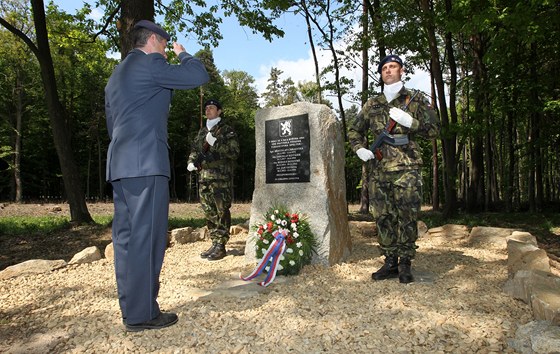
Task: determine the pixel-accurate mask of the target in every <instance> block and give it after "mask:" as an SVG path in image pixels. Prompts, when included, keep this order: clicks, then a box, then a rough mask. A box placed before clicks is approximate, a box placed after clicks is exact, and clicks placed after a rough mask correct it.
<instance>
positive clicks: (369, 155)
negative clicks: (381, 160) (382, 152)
mask: <svg viewBox="0 0 560 354" xmlns="http://www.w3.org/2000/svg"><path fill="white" fill-rule="evenodd" d="M356 155H358V157H359V158H360V159H361V160H362V161H367V160H372V159H374V158H375V155H374V154H373V152H371V150H368V149H366V148H359V149H358V150H357V151H356Z"/></svg>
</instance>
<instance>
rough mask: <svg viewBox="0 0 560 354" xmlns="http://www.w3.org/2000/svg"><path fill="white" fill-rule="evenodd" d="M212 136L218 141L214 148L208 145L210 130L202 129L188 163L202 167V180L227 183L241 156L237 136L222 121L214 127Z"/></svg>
mask: <svg viewBox="0 0 560 354" xmlns="http://www.w3.org/2000/svg"><path fill="white" fill-rule="evenodd" d="M211 132H212V135H213V136H214V137H215V138H216V139H217V140H216V142H215V143H214V146H210V145H209V144H208V143H206V134H208V129H207V128H206V126H204V127H202V128H201V129H200V130H199V131H198V134H197V135H196V137H195V138H194V142H193V144H192V149H191V153H190V155H189V160H188V163H193V164H195V166H197V167H199V166H200V170H199V173H200V180H201V181H203V182H204V181H214V180H221V181H227V180H230V179H231V178H232V177H233V168H234V163H235V161H236V160H237V156H239V143H238V141H237V134H236V133H235V131H234V130H233V128H232V127H231V126H229V125H228V124H226V123H224V120H223V118H222V120H221V121H220V122H219V123H218V124H216V125H215V126H214V127H212V130H211Z"/></svg>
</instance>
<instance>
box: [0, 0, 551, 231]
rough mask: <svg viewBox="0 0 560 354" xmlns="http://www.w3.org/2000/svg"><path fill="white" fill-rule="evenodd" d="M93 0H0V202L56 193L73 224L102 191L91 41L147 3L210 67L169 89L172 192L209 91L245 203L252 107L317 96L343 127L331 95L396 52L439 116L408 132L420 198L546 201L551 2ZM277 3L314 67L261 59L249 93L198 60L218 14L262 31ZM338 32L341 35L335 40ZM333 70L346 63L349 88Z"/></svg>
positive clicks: (98, 59) (183, 174)
mask: <svg viewBox="0 0 560 354" xmlns="http://www.w3.org/2000/svg"><path fill="white" fill-rule="evenodd" d="M45 5H46V6H45ZM95 5H96V7H97V8H100V9H104V15H103V17H102V18H101V19H99V20H97V21H96V20H93V19H91V17H88V14H89V13H90V12H91V10H92V8H91V5H89V4H87V3H85V4H84V7H83V9H82V10H80V11H78V12H77V13H75V14H68V13H66V12H65V11H63V10H61V9H60V8H59V7H58V6H57V5H55V4H54V3H53V2H50V3H48V4H44V3H43V1H39V0H32V1H29V2H28V1H22V0H0V25H1V27H0V47H1V49H0V51H1V53H2V56H0V73H1V74H2V75H0V149H1V150H0V157H1V158H2V159H3V161H5V162H7V165H6V166H5V167H6V169H5V170H4V171H2V172H0V196H1V197H0V199H1V200H6V201H15V202H25V201H35V200H65V201H67V202H68V203H69V205H70V213H71V218H72V220H73V221H75V222H84V221H85V222H87V221H91V216H90V215H89V211H88V210H87V206H86V200H87V201H92V200H103V201H105V200H108V199H110V198H111V190H110V185H108V184H107V183H106V182H105V154H106V150H107V145H108V143H109V141H108V135H107V131H106V127H105V111H104V91H103V90H104V87H105V84H106V81H107V79H108V77H109V75H110V73H111V72H112V70H113V68H114V66H115V65H116V64H118V62H119V60H117V59H112V58H110V57H107V53H108V52H109V51H111V50H112V51H116V52H120V53H121V56H122V57H124V56H125V55H126V53H127V52H128V51H129V50H130V49H131V44H130V42H129V41H128V37H127V33H128V32H129V30H130V28H131V26H132V25H133V23H134V22H135V21H136V20H138V19H141V18H155V17H156V16H157V17H158V18H162V19H163V24H164V25H165V26H166V29H168V30H169V31H170V32H173V34H175V32H174V30H175V29H176V30H177V31H180V32H181V33H188V34H189V35H190V36H194V37H196V38H197V39H198V41H199V43H200V44H201V45H203V47H204V49H203V50H200V51H199V52H197V53H196V55H197V56H198V57H199V58H201V59H202V60H203V62H204V63H205V65H206V67H207V69H208V71H209V73H210V76H211V80H210V83H208V84H207V85H204V87H202V88H201V89H200V90H191V91H178V92H176V93H175V95H174V99H173V103H172V107H171V114H170V117H169V144H170V147H171V150H170V158H171V165H172V179H171V184H170V188H171V196H172V198H173V199H174V200H175V201H187V202H192V201H196V199H197V196H196V194H197V193H196V190H197V181H196V175H195V174H191V173H189V172H188V171H187V170H186V157H187V155H188V152H189V151H190V142H191V141H192V138H193V136H194V134H195V133H196V131H197V130H198V128H199V127H200V124H201V122H202V120H203V111H202V103H203V101H204V99H205V98H209V97H219V98H220V99H221V100H222V102H223V105H224V107H225V109H224V117H225V118H226V119H228V120H229V121H230V122H232V124H233V125H234V126H235V128H236V130H237V132H238V135H239V140H240V145H241V154H240V157H239V160H238V163H237V168H236V174H235V180H234V199H235V200H236V201H250V199H251V197H252V192H253V186H254V184H253V183H254V168H255V161H254V156H255V154H254V151H255V135H254V117H255V113H256V111H257V110H258V109H259V108H261V106H264V107H272V106H281V105H287V104H291V103H294V102H298V101H309V102H314V103H324V104H328V105H330V106H331V108H333V111H334V112H335V114H336V115H337V117H338V118H339V120H340V127H341V130H342V132H343V133H344V135H346V131H347V127H348V125H349V124H351V122H352V119H353V118H354V117H355V116H356V115H357V113H358V111H359V106H360V104H357V105H353V106H351V107H350V108H348V109H344V107H343V105H342V100H343V99H349V100H352V101H356V102H358V103H363V102H365V100H367V98H368V97H370V96H371V95H374V94H378V93H380V92H381V90H382V86H380V83H379V82H378V78H379V76H378V75H377V74H376V68H377V65H376V63H377V62H378V61H379V58H381V57H383V56H385V55H386V54H389V53H406V58H407V71H408V72H409V73H412V72H414V70H418V69H421V70H426V71H428V72H429V73H430V78H431V83H430V84H431V85H430V87H431V90H430V92H426V95H427V96H428V97H431V99H432V103H433V105H434V106H435V107H437V109H438V113H439V116H440V119H441V123H442V133H441V137H440V138H439V139H438V140H436V141H433V142H422V147H423V155H424V162H425V165H424V167H423V170H422V173H423V176H424V186H425V187H424V196H423V199H424V203H426V204H431V205H432V206H433V209H434V210H439V209H440V208H442V210H443V214H444V215H448V216H450V215H452V214H454V213H456V212H457V211H459V210H466V211H472V212H475V211H488V210H505V211H519V210H529V211H543V210H546V211H554V210H556V211H557V210H559V205H560V203H559V199H560V176H559V173H560V165H559V155H560V154H559V152H560V151H559V143H560V121H559V119H558V118H559V113H560V98H559V96H560V87H559V82H560V80H559V78H560V73H559V70H560V69H559V68H560V65H559V63H558V61H559V60H560V59H559V58H560V53H559V47H560V18H559V16H558V15H557V14H558V13H560V3H558V2H557V1H551V0H544V1H543V0H538V1H537V0H533V1H516V0H503V1H501V0H498V1H485V0H441V1H440V0H389V1H383V2H380V1H378V0H363V1H361V2H357V1H349V0H347V1H331V0H323V1H308V0H303V1H285V0H266V1H252V0H243V1H236V2H230V1H213V2H212V3H209V4H207V3H206V2H204V1H202V0H199V1H194V2H184V1H175V0H172V1H154V0H148V1H146V0H142V1H131V0H127V1H114V0H98V1H96V3H95ZM285 12H294V13H296V14H297V15H301V16H303V17H304V18H305V20H306V22H307V23H308V31H307V33H302V36H307V37H308V40H309V44H310V48H311V50H312V52H313V53H314V55H315V53H316V50H317V49H325V50H328V51H330V52H331V57H332V62H331V64H330V65H328V66H325V67H319V64H318V61H317V60H315V63H316V67H315V78H316V80H315V81H313V82H298V83H297V84H296V83H294V82H293V81H292V80H291V79H290V78H288V79H285V80H281V79H280V75H281V74H282V73H281V71H280V70H278V69H277V68H273V69H272V70H271V73H270V78H269V85H268V86H267V88H266V91H265V92H262V93H259V92H257V90H256V89H255V87H254V78H253V77H252V76H251V75H249V74H248V73H246V72H243V71H235V70H229V71H220V69H219V68H217V67H216V66H215V65H214V60H213V53H212V50H211V48H212V46H213V45H216V44H217V43H219V41H220V39H221V34H220V32H219V26H218V25H219V23H220V21H221V20H220V18H219V16H218V14H225V15H226V16H232V17H235V18H237V20H238V21H239V24H240V25H241V26H245V27H247V28H250V29H251V30H252V31H255V33H260V34H262V36H263V37H264V38H266V39H267V40H270V41H274V39H275V38H278V37H281V36H282V34H283V31H282V28H279V27H277V26H276V25H275V22H274V20H275V19H277V18H278V17H279V16H281V15H282V14H283V13H285ZM341 42H342V43H345V44H346V47H344V48H340V47H337V46H335V43H341ZM232 55H235V54H234V53H232ZM356 58H360V59H359V60H356ZM171 60H172V61H173V60H175V58H171ZM342 68H347V69H351V70H360V71H361V72H362V80H361V83H360V87H355V85H356V83H355V82H353V80H352V79H351V78H349V77H345V76H344V75H343V71H342V70H341V69H342ZM356 92H357V93H356ZM327 96H330V97H334V98H335V99H334V100H326V99H325V97H327ZM350 96H351V97H350ZM332 102H334V104H333V103H332ZM345 149H346V151H347V155H346V181H347V185H346V190H347V199H348V201H350V202H353V201H359V202H360V203H361V205H362V208H361V209H362V211H367V194H368V191H367V188H362V183H361V180H362V179H364V178H366V177H367V173H368V171H367V168H365V166H363V165H362V164H361V162H360V160H359V159H357V157H356V156H355V154H354V153H353V152H351V151H350V149H349V148H348V146H345Z"/></svg>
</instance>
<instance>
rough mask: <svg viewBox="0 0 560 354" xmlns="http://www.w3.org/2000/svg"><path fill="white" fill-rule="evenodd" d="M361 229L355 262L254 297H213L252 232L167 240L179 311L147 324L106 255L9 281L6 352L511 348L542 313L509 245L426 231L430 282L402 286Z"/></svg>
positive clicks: (0, 307) (233, 271)
mask: <svg viewBox="0 0 560 354" xmlns="http://www.w3.org/2000/svg"><path fill="white" fill-rule="evenodd" d="M353 237H354V239H353V243H354V246H353V247H354V249H353V253H352V256H351V257H350V258H349V259H348V260H346V262H344V263H342V264H339V265H336V266H332V267H328V268H327V267H322V266H318V265H314V266H307V267H306V268H305V269H304V270H303V272H302V273H301V274H300V275H299V276H295V277H289V278H287V279H285V281H282V280H284V279H280V280H281V281H278V282H276V281H275V282H274V283H273V284H272V285H270V286H269V287H268V288H266V289H264V291H262V292H259V293H256V292H253V295H252V296H245V297H244V296H239V295H233V294H231V295H228V291H221V292H219V293H218V294H214V295H215V296H204V295H205V294H207V291H212V290H215V289H218V288H221V287H223V284H224V283H226V282H228V281H231V280H232V279H238V276H239V273H243V274H248V273H249V272H250V271H251V270H252V266H253V265H248V264H245V261H244V257H243V255H242V252H243V249H244V243H245V236H235V237H233V238H232V240H231V241H230V243H229V244H228V252H229V254H230V255H229V256H228V257H226V258H225V259H223V260H221V261H217V262H209V261H205V260H201V259H200V258H199V256H198V254H199V253H200V252H201V251H202V250H204V249H205V248H206V247H207V246H208V245H207V243H203V242H198V243H195V244H190V245H178V246H174V247H172V248H169V249H168V251H167V254H166V259H165V262H164V269H163V273H162V276H161V291H160V297H159V302H160V306H161V308H162V309H164V310H166V311H174V312H177V313H178V315H179V322H178V324H176V325H174V326H172V327H169V328H166V329H162V330H153V331H144V332H138V333H127V332H125V330H124V326H123V324H122V322H121V318H120V312H119V308H118V303H117V296H116V286H115V280H114V273H113V265H112V264H111V263H110V262H108V261H107V260H105V259H103V260H101V261H98V262H95V263H91V264H86V265H79V266H70V267H67V268H64V269H61V270H58V271H54V272H52V273H49V274H44V275H39V276H22V277H19V278H13V279H8V280H1V281H0V352H2V353H47V352H50V353H84V352H87V353H132V352H133V353H146V352H154V353H320V352H330V353H504V352H505V353H512V352H513V350H512V349H510V348H508V346H507V339H508V338H513V337H514V336H515V330H516V329H517V327H518V326H520V325H523V324H525V323H527V322H529V321H531V320H532V315H531V310H530V308H529V307H528V306H527V305H525V304H524V303H522V302H520V301H517V300H514V299H512V298H510V297H509V296H507V295H506V294H505V293H503V292H502V289H501V288H502V286H503V284H504V283H505V281H506V280H507V266H506V258H507V255H506V252H505V247H502V248H499V247H498V248H496V247H492V246H489V245H484V244H477V246H476V247H473V246H472V245H469V243H468V242H467V240H466V239H457V238H445V237H432V238H423V239H421V240H420V241H419V246H420V248H419V252H418V256H417V259H416V260H415V261H414V262H413V269H414V271H415V272H416V274H417V277H418V279H420V278H422V279H424V281H421V282H415V283H412V284H408V285H403V284H400V283H399V282H398V280H386V281H381V282H373V281H372V280H371V272H372V271H373V270H375V269H377V268H378V267H379V266H381V264H382V259H381V258H380V257H379V253H378V250H377V247H376V242H375V241H374V240H373V239H370V238H364V237H361V236H356V235H355V236H353ZM504 246H505V243H504Z"/></svg>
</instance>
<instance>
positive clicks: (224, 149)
mask: <svg viewBox="0 0 560 354" xmlns="http://www.w3.org/2000/svg"><path fill="white" fill-rule="evenodd" d="M204 107H205V111H206V118H207V120H206V126H204V127H202V128H201V129H200V130H199V131H198V134H197V136H196V137H195V140H194V142H193V148H192V152H191V154H190V155H189V161H188V162H189V163H188V166H187V169H188V170H189V171H194V170H198V172H199V175H200V177H199V196H200V203H201V205H202V209H203V210H204V215H205V217H206V226H207V227H208V230H209V231H210V238H211V239H212V245H211V246H210V248H208V249H207V250H206V251H204V252H202V253H201V254H200V256H201V257H202V258H207V259H208V260H211V261H215V260H219V259H222V258H224V257H225V256H226V243H227V242H228V240H229V227H230V225H231V214H230V211H229V208H230V207H231V189H232V177H233V167H234V163H235V160H236V159H237V156H238V155H239V143H238V142H237V135H236V134H235V131H234V130H233V129H232V127H231V126H229V125H228V124H227V123H225V122H224V121H223V119H222V118H221V117H220V114H221V113H222V106H221V104H220V102H218V101H217V100H208V101H206V102H205V104H204Z"/></svg>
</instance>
